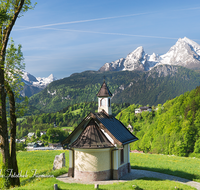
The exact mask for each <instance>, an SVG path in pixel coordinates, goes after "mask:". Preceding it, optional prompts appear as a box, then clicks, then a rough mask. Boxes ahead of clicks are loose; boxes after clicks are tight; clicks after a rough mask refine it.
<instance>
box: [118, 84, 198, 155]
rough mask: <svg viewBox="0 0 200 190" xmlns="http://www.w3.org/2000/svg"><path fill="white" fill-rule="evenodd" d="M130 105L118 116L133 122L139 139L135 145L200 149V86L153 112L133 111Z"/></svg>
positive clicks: (183, 151) (179, 151)
mask: <svg viewBox="0 0 200 190" xmlns="http://www.w3.org/2000/svg"><path fill="white" fill-rule="evenodd" d="M136 107H137V106H136V105H134V104H133V105H131V106H129V107H128V108H127V109H125V110H123V111H122V112H120V113H119V114H118V115H117V116H116V118H117V119H119V120H120V121H121V122H123V123H124V124H125V125H128V124H131V125H132V126H133V128H134V132H133V133H134V135H136V136H137V137H138V138H139V141H137V142H135V143H133V144H132V149H138V150H143V151H145V152H152V153H159V154H172V155H173V154H174V155H179V156H187V155H188V154H190V153H200V86H199V87H197V88H196V89H194V90H192V91H191V92H186V93H185V94H183V95H180V96H178V97H176V98H174V99H172V100H168V101H167V102H166V103H164V104H163V106H162V105H158V107H157V109H156V111H154V112H151V113H149V112H142V113H141V114H137V115H135V114H134V110H135V108H136Z"/></svg>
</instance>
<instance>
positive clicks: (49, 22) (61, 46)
mask: <svg viewBox="0 0 200 190" xmlns="http://www.w3.org/2000/svg"><path fill="white" fill-rule="evenodd" d="M32 2H35V1H32ZM199 18H200V1H199V0H190V1H188V0H173V1H172V0H168V1H160V0H151V1H149V0H123V1H122V0H101V1H97V0H84V1H83V0H57V1H55V0H37V5H36V7H35V9H34V10H29V11H28V12H27V13H25V14H24V16H23V17H21V18H19V19H18V20H17V22H16V25H15V26H14V29H13V31H12V33H11V37H12V38H13V40H14V41H15V43H16V44H22V51H23V54H24V58H25V63H26V71H27V72H29V73H31V74H33V75H34V76H36V77H47V76H49V75H50V74H54V76H55V77H57V78H64V77H67V76H69V75H71V74H72V73H75V72H82V71H85V70H98V69H99V68H100V67H101V66H103V65H104V64H105V63H106V62H111V61H115V60H117V59H119V58H122V57H124V58H125V57H126V56H127V54H128V53H130V52H132V51H134V50H135V49H136V48H137V47H138V46H143V47H144V50H145V52H146V53H148V54H152V53H153V52H155V53H156V54H164V53H166V52H167V51H168V50H169V48H170V47H171V46H173V45H174V44H175V43H176V41H177V40H178V38H183V37H185V36H186V37H188V38H190V39H192V40H194V41H196V42H197V43H200V24H199Z"/></svg>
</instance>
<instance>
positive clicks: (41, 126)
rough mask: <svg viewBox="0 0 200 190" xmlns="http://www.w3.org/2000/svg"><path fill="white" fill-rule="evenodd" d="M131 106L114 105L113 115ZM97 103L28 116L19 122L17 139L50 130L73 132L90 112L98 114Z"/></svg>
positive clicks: (81, 104)
mask: <svg viewBox="0 0 200 190" xmlns="http://www.w3.org/2000/svg"><path fill="white" fill-rule="evenodd" d="M129 105H130V104H128V103H123V104H114V103H113V104H112V105H111V106H112V113H113V115H114V116H116V115H117V114H118V113H119V112H120V111H121V110H123V109H125V108H127V107H128V106H129ZM97 109H98V103H97V102H87V103H79V104H74V105H70V106H67V107H66V108H64V109H62V110H60V111H59V112H56V113H42V114H36V115H30V116H26V117H24V118H22V119H19V120H18V125H17V138H22V137H24V136H27V134H28V133H29V132H34V133H36V131H38V130H39V131H47V130H48V129H49V128H54V127H55V126H56V128H58V129H63V128H65V129H66V128H70V129H67V131H71V130H73V128H74V127H76V126H78V124H79V123H80V122H81V121H82V120H83V118H84V117H86V116H87V115H88V114H89V113H90V112H97Z"/></svg>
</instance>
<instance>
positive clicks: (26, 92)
mask: <svg viewBox="0 0 200 190" xmlns="http://www.w3.org/2000/svg"><path fill="white" fill-rule="evenodd" d="M55 80H56V78H55V77H54V76H53V74H51V75H49V76H48V77H46V78H45V77H34V76H33V75H31V74H30V73H28V72H24V73H23V77H22V82H24V84H25V85H24V89H23V90H22V92H21V95H22V96H28V97H30V96H32V95H33V94H36V93H38V92H40V91H41V90H42V89H44V88H45V87H46V86H47V85H48V84H50V83H51V82H53V81H55Z"/></svg>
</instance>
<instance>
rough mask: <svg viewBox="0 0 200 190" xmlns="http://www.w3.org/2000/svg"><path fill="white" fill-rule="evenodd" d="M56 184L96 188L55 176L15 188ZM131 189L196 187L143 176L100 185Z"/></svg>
mask: <svg viewBox="0 0 200 190" xmlns="http://www.w3.org/2000/svg"><path fill="white" fill-rule="evenodd" d="M54 184H57V185H58V188H59V189H63V190H68V189H74V190H79V189H80V190H90V189H94V184H77V183H64V182H61V181H58V180H57V179H55V178H48V179H43V180H40V179H38V181H37V182H31V183H30V184H29V185H28V186H23V187H20V188H15V189H31V190H34V189H42V190H50V189H52V190H53V187H54ZM117 189H119V190H121V189H123V190H129V189H135V190H142V189H146V190H170V189H171V190H172V189H176V190H177V189H179V190H180V189H183V190H195V188H192V187H190V186H187V185H183V184H181V183H177V182H173V181H168V180H164V181H163V180H158V179H154V178H143V179H138V180H133V181H128V182H120V183H114V184H110V185H99V190H117Z"/></svg>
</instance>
